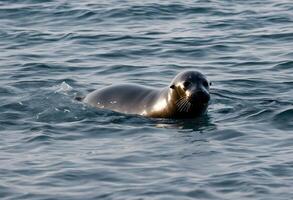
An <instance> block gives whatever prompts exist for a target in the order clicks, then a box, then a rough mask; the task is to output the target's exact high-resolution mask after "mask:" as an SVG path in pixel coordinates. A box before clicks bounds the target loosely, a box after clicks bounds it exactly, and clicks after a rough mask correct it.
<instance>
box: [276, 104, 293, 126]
mask: <svg viewBox="0 0 293 200" xmlns="http://www.w3.org/2000/svg"><path fill="white" fill-rule="evenodd" d="M292 117H293V108H287V109H285V110H282V111H280V112H278V113H277V114H276V115H275V116H274V118H273V124H274V125H275V126H276V127H277V128H279V129H284V130H292V128H293V121H292Z"/></svg>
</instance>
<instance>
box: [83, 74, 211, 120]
mask: <svg viewBox="0 0 293 200" xmlns="http://www.w3.org/2000/svg"><path fill="white" fill-rule="evenodd" d="M209 86H210V83H209V81H208V80H207V78H206V77H205V76H204V75H203V74H202V73H200V72H197V71H184V72H181V73H179V74H178V75H177V76H176V77H175V78H174V79H173V80H172V82H171V84H170V85H169V86H168V87H165V88H161V89H152V88H148V87H144V86H140V85H136V84H120V85H111V86H108V87H104V88H101V89H97V90H95V91H93V92H91V93H89V94H88V95H87V96H86V97H85V98H84V99H80V100H82V101H83V102H84V103H86V104H89V105H91V106H94V107H97V108H104V109H109V110H113V111H116V112H120V113H125V114H138V115H143V116H147V117H155V118H193V117H197V116H199V115H201V114H203V113H204V112H206V109H207V107H208V102H209V100H210V94H209Z"/></svg>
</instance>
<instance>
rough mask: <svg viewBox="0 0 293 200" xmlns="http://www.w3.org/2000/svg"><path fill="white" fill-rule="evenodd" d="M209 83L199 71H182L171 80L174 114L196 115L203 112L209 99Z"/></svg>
mask: <svg viewBox="0 0 293 200" xmlns="http://www.w3.org/2000/svg"><path fill="white" fill-rule="evenodd" d="M210 85H211V83H210V82H209V81H208V80H207V78H206V77H205V76H204V75H203V74H202V73H200V72H197V71H184V72H182V73H180V74H178V75H177V76H176V77H175V78H174V79H173V81H172V82H171V85H170V89H171V91H170V92H171V96H172V98H171V99H172V101H173V104H174V103H175V108H176V109H175V110H176V111H175V116H177V117H196V116H198V115H200V114H202V113H204V112H205V111H206V109H207V106H208V102H209V100H210V94H209V88H210Z"/></svg>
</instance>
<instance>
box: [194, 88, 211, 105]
mask: <svg viewBox="0 0 293 200" xmlns="http://www.w3.org/2000/svg"><path fill="white" fill-rule="evenodd" d="M209 100H210V95H209V93H207V92H205V91H202V90H199V91H196V92H194V93H193V94H192V95H191V96H190V101H192V102H199V103H203V104H205V103H208V102H209Z"/></svg>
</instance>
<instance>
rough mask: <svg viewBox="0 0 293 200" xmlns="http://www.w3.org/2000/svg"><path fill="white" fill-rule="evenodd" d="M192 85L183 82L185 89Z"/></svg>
mask: <svg viewBox="0 0 293 200" xmlns="http://www.w3.org/2000/svg"><path fill="white" fill-rule="evenodd" d="M190 85H191V83H190V82H189V81H185V82H183V86H184V87H185V88H187V87H188V86H190Z"/></svg>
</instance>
